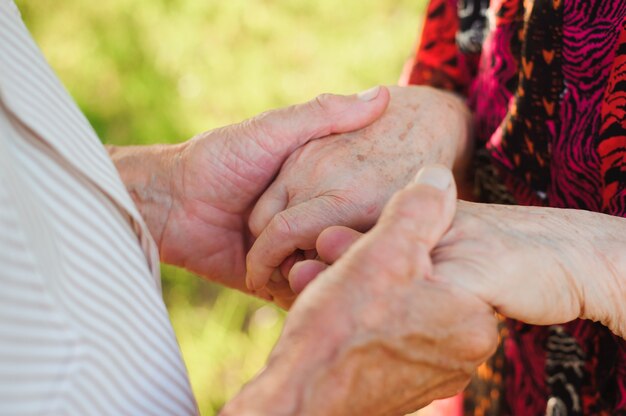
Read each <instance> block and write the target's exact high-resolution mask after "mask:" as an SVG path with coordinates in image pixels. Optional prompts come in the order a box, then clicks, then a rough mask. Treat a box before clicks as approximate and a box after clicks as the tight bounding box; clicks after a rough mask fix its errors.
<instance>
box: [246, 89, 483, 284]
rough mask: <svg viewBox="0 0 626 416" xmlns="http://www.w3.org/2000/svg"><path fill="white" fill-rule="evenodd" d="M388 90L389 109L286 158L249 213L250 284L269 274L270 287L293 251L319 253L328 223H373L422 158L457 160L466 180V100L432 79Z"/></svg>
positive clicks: (301, 255) (266, 278) (298, 256)
mask: <svg viewBox="0 0 626 416" xmlns="http://www.w3.org/2000/svg"><path fill="white" fill-rule="evenodd" d="M390 91H391V103H390V105H389V107H388V109H387V111H386V112H385V114H384V115H383V116H382V117H381V118H380V119H379V120H377V121H376V122H375V123H373V124H372V125H370V126H369V127H367V128H365V129H362V130H360V131H358V132H354V133H347V134H342V135H336V136H334V137H330V138H325V139H323V140H315V141H312V142H310V143H308V144H307V145H306V146H303V147H301V148H300V149H298V150H297V151H295V152H294V153H293V154H292V155H291V156H290V157H289V158H287V160H286V161H285V164H284V165H283V167H282V168H281V171H280V174H279V175H278V177H277V178H276V180H275V181H274V182H273V183H272V185H271V186H270V187H269V188H268V190H267V191H266V192H265V193H264V194H263V195H262V196H261V198H260V199H259V201H258V203H257V204H256V205H255V207H254V210H253V211H252V214H251V216H250V221H249V223H250V229H251V231H252V232H253V234H254V235H255V236H257V237H258V238H257V240H256V241H255V243H254V245H253V246H252V248H251V250H250V253H249V254H248V258H247V264H248V276H247V283H248V285H249V287H251V288H256V289H258V288H261V287H264V286H265V285H266V284H267V283H268V281H269V282H270V290H271V289H272V287H271V286H272V284H273V282H275V281H276V279H272V280H270V276H271V275H272V273H274V272H275V271H276V269H280V270H281V271H282V272H283V274H284V275H287V274H288V272H289V268H290V266H291V265H292V264H293V263H294V261H295V260H296V259H297V260H301V259H302V258H304V257H305V256H307V255H308V256H309V257H311V256H313V257H314V256H315V255H314V254H311V250H312V249H314V248H315V241H316V239H317V237H318V236H319V234H320V233H321V232H322V231H323V230H324V229H325V228H327V227H329V226H333V225H344V226H348V227H351V228H355V229H359V230H361V231H365V230H367V229H369V228H371V227H372V226H373V225H374V224H375V222H376V220H377V219H378V217H379V215H380V213H381V210H382V208H383V206H384V205H385V204H386V203H387V201H388V200H389V198H390V197H391V195H393V193H394V192H396V191H397V190H399V189H402V188H403V187H404V186H405V185H406V184H407V183H409V182H410V180H411V179H412V178H413V177H414V176H415V174H416V172H417V171H418V169H419V168H420V167H421V166H423V165H425V164H430V163H441V164H443V165H445V166H448V167H454V168H455V173H456V174H457V176H458V178H457V179H459V180H462V178H461V177H462V176H463V173H464V171H465V166H466V164H467V158H468V156H469V154H470V152H469V149H470V148H471V143H470V137H469V133H468V132H469V130H470V129H469V126H468V123H469V113H468V111H467V109H466V107H465V104H463V103H462V102H461V100H459V99H458V98H456V97H455V96H453V95H452V94H450V93H447V92H442V91H438V90H435V89H432V88H428V87H390ZM294 252H295V253H296V257H294V256H292V257H290V256H291V255H292V254H293V253H294ZM281 266H282V267H281ZM274 276H276V275H274Z"/></svg>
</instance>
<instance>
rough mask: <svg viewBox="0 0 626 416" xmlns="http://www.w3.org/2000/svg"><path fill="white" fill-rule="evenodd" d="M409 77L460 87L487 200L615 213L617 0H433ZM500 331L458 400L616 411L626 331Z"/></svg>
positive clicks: (620, 101)
mask: <svg viewBox="0 0 626 416" xmlns="http://www.w3.org/2000/svg"><path fill="white" fill-rule="evenodd" d="M409 83H411V84H428V85H432V86H435V87H438V88H445V89H449V90H453V91H456V92H458V93H461V94H464V95H465V96H466V97H467V100H468V103H469V105H470V107H471V108H472V110H473V111H474V115H475V123H476V135H477V139H478V140H477V146H478V148H477V151H476V182H477V183H476V185H477V192H478V196H479V197H480V198H481V200H483V201H484V202H508V203H516V204H520V205H545V206H551V207H567V208H577V209H584V210H591V211H597V212H604V213H607V214H611V215H617V216H622V217H625V216H626V186H625V185H626V1H624V0H534V1H533V0H491V1H489V0H431V1H430V5H429V7H428V11H427V17H426V22H425V25H424V31H423V35H422V41H421V42H420V46H419V48H418V51H417V54H416V57H415V61H414V63H413V65H412V67H411V72H410V74H409ZM554 296H555V297H557V296H559V294H558V293H555V294H554ZM624 301H626V299H625V300H624ZM501 335H502V338H503V342H502V344H501V347H500V349H499V353H497V354H496V355H495V356H494V358H493V359H492V360H491V361H490V362H489V363H487V364H486V365H485V366H484V367H483V368H481V369H480V370H479V371H478V374H477V376H476V377H475V380H474V381H473V382H472V385H471V387H470V388H469V389H468V391H467V392H466V395H465V396H466V397H465V403H464V404H465V406H464V407H465V414H476V415H478V414H481V415H482V414H494V415H496V414H497V415H504V414H514V415H583V414H584V415H615V414H626V341H624V340H623V339H621V338H619V337H617V336H615V335H613V334H612V333H611V332H610V331H609V330H608V329H606V328H605V327H603V326H602V325H600V324H597V323H593V322H591V321H583V320H577V321H574V322H571V323H568V324H565V325H555V326H551V327H539V326H532V325H526V324H522V323H519V322H514V321H507V322H506V324H504V325H502V331H501Z"/></svg>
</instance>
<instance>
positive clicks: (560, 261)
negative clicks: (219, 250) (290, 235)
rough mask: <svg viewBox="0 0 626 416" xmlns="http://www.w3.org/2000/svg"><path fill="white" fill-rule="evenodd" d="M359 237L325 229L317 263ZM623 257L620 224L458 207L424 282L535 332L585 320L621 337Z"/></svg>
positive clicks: (579, 215)
mask: <svg viewBox="0 0 626 416" xmlns="http://www.w3.org/2000/svg"><path fill="white" fill-rule="evenodd" d="M360 236H361V234H360V233H358V232H357V231H354V230H350V229H347V228H345V227H333V228H329V229H327V230H326V231H325V232H324V233H322V235H321V236H320V239H319V241H318V249H319V251H320V254H321V257H322V259H324V260H325V261H326V262H328V263H332V262H333V261H335V260H336V259H337V258H339V257H340V256H341V254H342V253H343V252H345V251H346V250H347V248H348V247H349V246H350V245H352V244H353V243H354V242H355V241H356V240H358V239H359V238H360ZM625 249H626V220H625V219H623V218H619V217H612V216H608V215H604V214H599V213H594V212H588V211H582V210H572V209H557V208H539V207H523V206H504V205H493V204H475V203H469V202H464V201H459V203H458V207H457V213H456V216H455V218H454V221H453V222H452V226H451V227H450V229H449V230H448V231H447V232H446V234H445V235H444V236H443V238H442V239H441V241H440V242H439V243H438V244H437V246H436V247H435V249H434V250H433V251H432V253H431V256H432V261H433V264H434V269H433V273H432V274H431V275H430V277H429V278H430V279H431V280H433V281H434V282H438V283H444V284H453V285H455V286H457V287H459V288H462V289H464V290H466V291H468V292H470V293H472V294H474V295H476V296H478V297H479V298H480V299H482V300H483V301H485V302H486V303H488V304H490V305H491V306H493V307H494V308H495V309H496V310H497V311H498V312H499V313H501V314H503V315H504V316H507V317H509V318H513V319H517V320H520V321H523V322H526V323H529V324H536V325H553V324H560V323H566V322H569V321H572V320H574V319H576V318H582V319H590V320H593V321H598V322H601V323H603V324H604V325H605V326H607V327H608V328H609V329H611V330H612V331H613V332H614V333H615V334H617V335H619V336H621V337H625V336H626V302H624V299H626V256H625V255H624V250H625ZM325 268H326V266H325V265H324V264H322V263H319V262H314V261H306V262H303V263H301V264H298V265H297V266H295V267H294V269H293V270H292V273H291V274H290V276H289V278H290V279H291V280H292V286H294V287H296V288H298V289H299V290H301V289H302V288H304V287H305V286H306V285H307V284H308V282H309V281H311V280H312V279H313V278H315V276H316V275H317V274H318V273H319V272H320V271H321V270H323V269H325ZM299 290H297V291H299Z"/></svg>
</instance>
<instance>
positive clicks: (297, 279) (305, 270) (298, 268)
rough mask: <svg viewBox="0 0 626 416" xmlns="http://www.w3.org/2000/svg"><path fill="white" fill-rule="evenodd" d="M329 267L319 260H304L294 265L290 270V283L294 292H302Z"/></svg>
mask: <svg viewBox="0 0 626 416" xmlns="http://www.w3.org/2000/svg"><path fill="white" fill-rule="evenodd" d="M327 268H328V265H327V264H326V263H323V262H321V261H319V260H304V261H301V262H298V263H296V264H294V265H293V267H292V268H291V271H290V272H289V285H290V286H291V290H293V291H294V293H301V292H302V291H303V290H304V288H305V287H307V286H308V284H309V283H311V281H313V279H315V278H316V277H317V275H318V274H320V273H321V272H323V271H324V270H326V269H327Z"/></svg>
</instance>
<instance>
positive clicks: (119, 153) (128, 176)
mask: <svg viewBox="0 0 626 416" xmlns="http://www.w3.org/2000/svg"><path fill="white" fill-rule="evenodd" d="M182 146H183V145H151V146H107V151H108V152H109V155H110V157H111V160H112V161H113V163H114V164H115V167H116V168H117V170H118V172H119V174H120V177H121V178H122V181H123V182H124V185H125V186H126V189H127V190H128V193H129V194H130V196H131V197H132V199H133V201H134V202H135V205H136V206H137V208H138V210H139V212H140V214H141V216H142V217H143V218H144V221H145V222H146V224H147V225H148V229H149V230H150V233H151V234H152V237H153V238H154V240H155V241H156V242H157V244H158V245H159V247H160V245H161V244H160V243H161V238H162V234H163V230H164V229H165V225H166V223H167V219H168V215H169V212H170V210H171V208H172V204H173V201H174V198H175V197H176V187H175V186H174V185H175V181H174V179H173V178H174V177H175V173H176V171H177V170H178V169H179V164H180V158H179V155H180V150H181V148H182Z"/></svg>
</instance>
